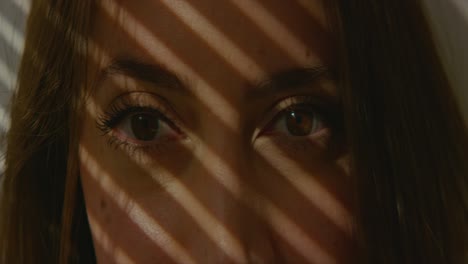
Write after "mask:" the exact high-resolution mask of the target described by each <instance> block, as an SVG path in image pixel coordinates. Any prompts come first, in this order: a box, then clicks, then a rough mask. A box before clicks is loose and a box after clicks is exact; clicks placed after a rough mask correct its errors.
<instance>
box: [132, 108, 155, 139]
mask: <svg viewBox="0 0 468 264" xmlns="http://www.w3.org/2000/svg"><path fill="white" fill-rule="evenodd" d="M131 127H132V132H133V135H134V136H135V138H136V139H138V140H143V141H149V140H152V139H154V137H155V136H156V134H157V133H158V130H159V119H158V118H156V117H154V116H152V115H148V114H137V115H134V116H132V118H131Z"/></svg>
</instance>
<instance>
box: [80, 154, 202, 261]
mask: <svg viewBox="0 0 468 264" xmlns="http://www.w3.org/2000/svg"><path fill="white" fill-rule="evenodd" d="M79 151H80V157H81V159H82V162H83V164H85V165H86V167H87V169H88V171H89V175H90V176H91V177H93V178H94V179H95V180H96V181H97V182H98V183H99V184H100V186H101V188H102V190H104V191H105V192H106V193H107V194H108V195H109V197H111V198H112V199H113V200H114V202H115V203H116V204H117V205H118V206H119V207H120V208H121V209H122V210H124V211H125V212H127V214H128V217H129V218H130V219H131V220H132V221H133V222H134V223H135V224H136V226H138V227H139V228H140V229H141V230H142V232H143V233H145V234H146V235H147V236H148V238H150V239H151V240H152V241H153V242H154V243H156V244H157V245H158V246H159V247H160V248H161V249H162V250H163V251H164V252H165V253H166V254H167V255H168V256H170V257H171V258H172V259H173V260H174V261H175V262H176V263H181V264H185V263H188V264H191V263H193V264H195V263H196V261H195V260H194V259H193V258H192V256H190V254H189V253H188V252H187V251H186V250H185V249H184V248H183V247H182V245H180V244H179V243H178V242H177V240H176V239H174V237H172V236H171V234H169V233H168V232H167V231H166V230H164V228H163V227H161V226H160V225H159V224H158V223H157V222H156V221H155V220H154V219H153V218H152V217H151V216H150V215H148V213H146V212H145V210H144V209H143V208H142V207H141V206H140V205H138V204H137V203H135V202H134V201H133V200H132V199H131V198H130V197H128V195H126V194H125V192H124V191H122V189H121V188H120V187H119V186H118V185H117V184H116V183H115V182H114V181H113V180H112V178H111V177H110V176H109V175H108V174H107V173H105V172H104V171H103V170H102V169H101V168H100V165H99V164H98V163H97V162H96V161H95V160H94V159H93V158H92V156H90V155H89V153H88V151H87V150H86V149H85V148H84V147H83V146H81V145H80V147H79Z"/></svg>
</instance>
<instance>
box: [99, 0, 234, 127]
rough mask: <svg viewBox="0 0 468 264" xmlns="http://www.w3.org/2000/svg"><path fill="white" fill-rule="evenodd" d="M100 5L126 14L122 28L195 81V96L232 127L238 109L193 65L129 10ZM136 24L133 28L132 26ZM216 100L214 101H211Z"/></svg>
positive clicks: (111, 0) (108, 3)
mask: <svg viewBox="0 0 468 264" xmlns="http://www.w3.org/2000/svg"><path fill="white" fill-rule="evenodd" d="M101 3H102V7H103V9H104V10H105V11H106V12H107V14H108V15H109V16H110V17H115V10H119V12H120V14H122V15H123V16H124V17H125V23H122V25H121V26H122V29H123V30H124V31H125V32H126V33H127V34H128V35H129V36H132V37H133V36H134V37H135V38H136V39H137V40H139V44H140V45H141V46H142V47H143V48H144V49H146V51H147V52H148V53H149V54H150V55H151V56H152V57H153V58H154V59H156V60H157V61H160V62H162V64H164V65H166V66H168V67H169V66H170V67H172V68H173V69H174V70H175V72H183V73H184V74H186V75H187V77H188V78H189V79H190V80H193V81H194V82H196V84H195V85H194V87H193V89H194V92H195V95H196V96H197V98H198V99H199V100H200V101H201V102H202V103H204V105H205V106H207V107H208V108H209V109H210V110H211V112H212V113H213V114H214V115H216V116H217V117H218V118H219V119H220V120H223V122H224V123H225V125H226V126H227V127H229V128H231V129H234V128H235V127H236V125H237V122H238V120H239V113H238V112H237V111H236V110H235V109H234V107H233V106H232V104H231V103H229V102H228V101H227V100H226V99H225V98H224V97H223V96H222V95H221V94H220V93H219V92H218V91H216V89H214V88H213V87H211V86H210V85H209V84H208V83H207V82H206V81H205V80H204V79H203V78H202V77H201V76H199V75H198V74H196V73H195V71H194V70H192V68H190V67H189V66H188V65H187V64H185V63H184V62H183V61H182V60H181V59H180V58H179V57H178V56H177V55H176V54H174V53H173V52H172V51H171V50H170V49H169V48H168V47H167V46H166V45H165V44H164V43H163V42H162V41H160V40H159V39H158V38H157V37H156V36H154V34H153V33H151V31H150V30H148V28H147V27H146V26H145V25H143V24H141V23H140V22H138V21H137V20H136V19H135V18H134V17H133V16H132V15H131V14H129V13H128V12H126V10H125V9H124V8H123V7H120V6H119V5H118V4H117V3H116V2H115V1H114V0H107V1H102V2H101ZM132 28H136V30H132ZM214 102H216V104H214Z"/></svg>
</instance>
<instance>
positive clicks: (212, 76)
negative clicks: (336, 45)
mask: <svg viewBox="0 0 468 264" xmlns="http://www.w3.org/2000/svg"><path fill="white" fill-rule="evenodd" d="M97 9H98V11H97V13H96V14H97V15H96V18H95V31H94V33H93V41H94V42H95V43H96V44H97V46H98V47H99V48H100V50H101V51H103V52H104V53H105V56H103V58H104V59H102V61H101V62H100V64H101V66H102V65H105V64H107V63H109V61H110V60H112V58H115V57H118V56H125V57H137V58H139V59H140V60H143V61H145V62H147V63H151V64H157V65H161V66H164V67H165V68H167V69H169V70H171V71H173V72H174V73H175V74H177V75H179V76H182V77H183V78H187V79H190V81H191V82H197V81H198V80H197V79H199V78H200V77H203V78H204V79H209V80H210V81H212V82H215V83H219V82H220V81H222V82H228V83H230V84H232V85H237V84H239V82H242V81H247V82H253V81H258V80H261V79H262V78H264V77H265V76H268V75H270V74H272V73H275V72H278V71H281V70H285V69H288V68H294V67H298V66H321V65H325V66H329V65H330V64H332V61H333V49H332V45H331V44H332V43H331V41H330V39H331V38H330V35H329V31H328V30H327V25H326V16H325V10H324V7H323V4H322V1H319V0H291V1H284V0H268V1H247V0H235V1H234V0H232V1H215V0H197V1H187V0H139V1H125V0H121V1H119V0H103V1H99V4H98V8H97ZM102 67H103V66H102Z"/></svg>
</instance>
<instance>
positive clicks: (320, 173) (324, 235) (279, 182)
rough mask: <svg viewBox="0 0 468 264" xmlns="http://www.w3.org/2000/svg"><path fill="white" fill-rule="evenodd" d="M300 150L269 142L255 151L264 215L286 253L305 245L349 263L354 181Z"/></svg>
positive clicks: (335, 166) (333, 164)
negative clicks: (275, 230)
mask: <svg viewBox="0 0 468 264" xmlns="http://www.w3.org/2000/svg"><path fill="white" fill-rule="evenodd" d="M303 150H304V149H302V150H301V151H297V150H294V151H292V150H291V149H290V148H289V147H282V145H281V144H275V143H271V142H268V143H267V144H263V145H262V146H261V147H260V148H259V149H258V151H257V154H258V157H257V159H258V160H257V161H256V162H255V163H256V164H257V166H258V167H257V168H256V170H257V171H258V173H256V175H257V177H258V179H259V180H258V182H257V184H256V186H257V189H258V192H259V193H262V194H263V195H265V197H266V199H269V201H270V203H269V204H265V205H264V206H263V207H264V213H263V214H264V215H265V219H269V220H268V221H269V222H270V225H271V226H272V228H274V229H277V230H280V231H277V232H275V236H276V237H277V241H278V243H279V244H280V245H282V246H281V247H283V248H285V249H290V250H287V251H286V252H292V251H294V250H293V248H297V247H303V249H304V251H305V252H307V251H309V252H314V250H315V251H317V253H313V254H315V255H319V252H327V253H329V254H331V255H334V257H336V259H338V260H341V261H342V262H338V263H348V261H349V259H350V256H351V255H352V250H353V245H354V241H353V215H352V212H353V210H354V209H353V207H354V206H353V200H352V197H353V193H352V179H351V178H350V177H349V175H348V174H347V173H346V172H345V170H344V169H343V167H342V166H341V165H338V162H336V161H331V160H327V159H326V158H324V157H323V156H322V157H321V156H320V155H319V154H320V153H318V152H315V151H303ZM288 219H289V220H288ZM286 232H287V233H288V234H289V236H290V237H287V236H285V235H283V234H285V233H286ZM288 241H296V242H295V244H292V243H288ZM285 242H286V243H285ZM289 257H290V258H293V257H294V256H293V255H291V256H289Z"/></svg>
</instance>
